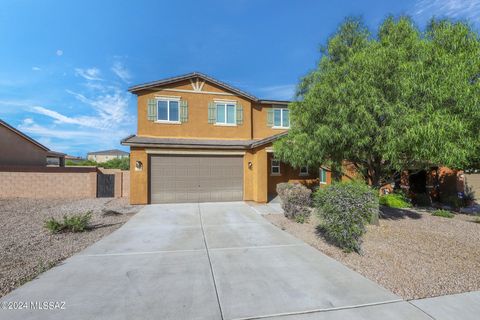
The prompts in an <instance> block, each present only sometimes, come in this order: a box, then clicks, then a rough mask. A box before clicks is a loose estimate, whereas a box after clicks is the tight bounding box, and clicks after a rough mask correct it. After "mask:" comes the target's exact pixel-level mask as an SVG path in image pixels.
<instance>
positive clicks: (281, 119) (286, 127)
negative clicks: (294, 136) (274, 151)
mask: <svg viewBox="0 0 480 320" xmlns="http://www.w3.org/2000/svg"><path fill="white" fill-rule="evenodd" d="M276 110H279V111H280V125H279V126H276V125H275V111H276ZM285 111H287V112H288V126H284V125H283V113H284V112H285ZM272 128H273V129H289V128H290V110H288V108H273V127H272Z"/></svg>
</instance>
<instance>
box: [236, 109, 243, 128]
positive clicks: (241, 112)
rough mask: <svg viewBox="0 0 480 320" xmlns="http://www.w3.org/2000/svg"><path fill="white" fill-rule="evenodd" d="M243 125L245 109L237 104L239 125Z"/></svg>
mask: <svg viewBox="0 0 480 320" xmlns="http://www.w3.org/2000/svg"><path fill="white" fill-rule="evenodd" d="M241 124H243V107H242V105H241V104H237V125H241Z"/></svg>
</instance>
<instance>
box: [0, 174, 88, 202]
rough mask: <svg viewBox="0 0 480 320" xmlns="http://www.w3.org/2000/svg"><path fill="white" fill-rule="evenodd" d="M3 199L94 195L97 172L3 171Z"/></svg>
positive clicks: (0, 195) (1, 177) (0, 185)
mask: <svg viewBox="0 0 480 320" xmlns="http://www.w3.org/2000/svg"><path fill="white" fill-rule="evenodd" d="M0 181H1V182H2V183H0V198H13V197H16V198H17V197H18V198H72V199H73V198H95V197H96V196H97V173H96V172H75V173H67V172H0Z"/></svg>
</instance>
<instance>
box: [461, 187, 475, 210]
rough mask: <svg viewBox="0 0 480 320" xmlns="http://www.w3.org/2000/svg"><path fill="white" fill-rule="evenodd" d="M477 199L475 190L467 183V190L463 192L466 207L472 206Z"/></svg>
mask: <svg viewBox="0 0 480 320" xmlns="http://www.w3.org/2000/svg"><path fill="white" fill-rule="evenodd" d="M475 200H477V198H476V197H475V190H473V188H472V186H471V185H470V184H468V183H465V190H464V192H463V202H464V205H465V206H470V205H472V204H473V203H474V202H475Z"/></svg>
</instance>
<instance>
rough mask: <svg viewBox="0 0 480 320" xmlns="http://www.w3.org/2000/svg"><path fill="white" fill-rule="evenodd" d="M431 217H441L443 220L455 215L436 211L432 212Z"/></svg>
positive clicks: (445, 211) (441, 210)
mask: <svg viewBox="0 0 480 320" xmlns="http://www.w3.org/2000/svg"><path fill="white" fill-rule="evenodd" d="M432 216H435V217H443V218H453V217H455V215H454V214H453V213H451V212H450V211H448V210H443V209H438V210H435V211H433V212H432Z"/></svg>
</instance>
